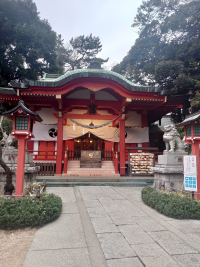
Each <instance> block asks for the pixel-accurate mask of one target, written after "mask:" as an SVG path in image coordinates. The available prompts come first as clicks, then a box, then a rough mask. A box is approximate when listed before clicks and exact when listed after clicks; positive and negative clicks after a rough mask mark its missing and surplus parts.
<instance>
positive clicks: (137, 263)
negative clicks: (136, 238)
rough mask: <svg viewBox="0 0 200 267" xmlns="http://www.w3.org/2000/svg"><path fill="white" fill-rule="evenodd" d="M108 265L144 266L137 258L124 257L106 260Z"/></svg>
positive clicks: (111, 266) (124, 266)
mask: <svg viewBox="0 0 200 267" xmlns="http://www.w3.org/2000/svg"><path fill="white" fill-rule="evenodd" d="M107 263H108V266H109V267H144V265H143V264H142V263H141V262H140V260H139V259H138V258H136V257H135V258H124V259H115V260H108V261H107Z"/></svg>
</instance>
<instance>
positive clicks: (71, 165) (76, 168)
mask: <svg viewBox="0 0 200 267" xmlns="http://www.w3.org/2000/svg"><path fill="white" fill-rule="evenodd" d="M62 176H63V177H66V176H76V177H80V176H81V177H91V176H92V177H120V174H118V173H115V168H114V165H113V162H112V161H102V162H101V168H80V161H79V160H69V161H68V164H67V173H66V174H62Z"/></svg>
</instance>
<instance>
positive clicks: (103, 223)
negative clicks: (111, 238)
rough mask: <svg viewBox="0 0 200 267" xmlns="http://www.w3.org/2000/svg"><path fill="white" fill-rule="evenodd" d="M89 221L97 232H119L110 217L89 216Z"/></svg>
mask: <svg viewBox="0 0 200 267" xmlns="http://www.w3.org/2000/svg"><path fill="white" fill-rule="evenodd" d="M91 221H92V224H93V226H94V229H95V232H96V233H97V234H100V233H117V232H119V229H118V228H117V227H116V225H115V224H114V223H113V222H112V220H111V219H110V217H103V218H91Z"/></svg>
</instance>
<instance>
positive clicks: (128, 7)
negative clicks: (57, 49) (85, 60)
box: [33, 0, 142, 68]
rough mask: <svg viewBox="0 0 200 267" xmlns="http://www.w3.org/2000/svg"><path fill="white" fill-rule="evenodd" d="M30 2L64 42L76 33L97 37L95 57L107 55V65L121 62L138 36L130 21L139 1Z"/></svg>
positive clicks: (51, 0)
mask: <svg viewBox="0 0 200 267" xmlns="http://www.w3.org/2000/svg"><path fill="white" fill-rule="evenodd" d="M33 1H34V2H35V3H36V5H37V9H38V12H39V13H40V18H41V19H47V20H48V21H49V23H50V25H51V27H52V29H53V30H54V31H55V32H57V34H61V35H62V38H63V39H64V43H67V42H69V40H70V39H71V38H72V37H76V36H79V35H85V36H88V35H90V33H92V35H93V36H96V37H97V36H98V37H99V38H100V40H101V44H102V46H103V47H102V51H101V52H100V53H99V54H98V57H101V58H103V59H106V58H108V57H109V61H108V63H107V67H108V68H109V67H111V66H113V65H115V64H117V63H120V62H121V61H122V59H123V58H124V57H125V56H126V55H127V53H128V51H129V50H130V48H131V46H133V45H134V42H135V40H136V38H137V37H138V34H137V30H136V29H133V28H132V27H131V24H132V23H133V19H134V16H135V15H136V13H137V8H138V7H139V6H140V5H141V4H142V0H33Z"/></svg>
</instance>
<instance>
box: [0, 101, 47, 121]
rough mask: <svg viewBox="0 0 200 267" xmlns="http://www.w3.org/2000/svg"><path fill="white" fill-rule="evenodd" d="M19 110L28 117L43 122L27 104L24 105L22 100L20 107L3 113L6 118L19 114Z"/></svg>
mask: <svg viewBox="0 0 200 267" xmlns="http://www.w3.org/2000/svg"><path fill="white" fill-rule="evenodd" d="M19 110H22V111H23V113H24V114H26V115H30V116H32V117H34V119H35V120H36V121H39V122H41V121H42V118H41V117H40V116H39V115H38V114H37V113H35V112H33V111H31V110H30V109H29V108H28V107H27V106H26V104H25V103H24V101H23V100H20V101H19V103H18V105H17V106H16V107H14V108H13V109H11V110H8V111H5V112H3V113H2V114H3V115H4V116H9V115H13V114H14V113H16V112H18V111H19Z"/></svg>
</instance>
